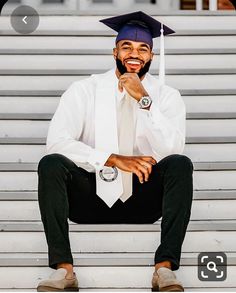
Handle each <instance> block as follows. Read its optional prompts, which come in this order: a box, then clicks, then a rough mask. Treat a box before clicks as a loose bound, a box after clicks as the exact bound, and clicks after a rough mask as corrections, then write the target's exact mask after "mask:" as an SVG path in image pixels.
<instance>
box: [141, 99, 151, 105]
mask: <svg viewBox="0 0 236 293" xmlns="http://www.w3.org/2000/svg"><path fill="white" fill-rule="evenodd" d="M142 104H143V106H148V104H149V99H148V98H144V99H143V100H142Z"/></svg>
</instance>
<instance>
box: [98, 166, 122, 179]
mask: <svg viewBox="0 0 236 293" xmlns="http://www.w3.org/2000/svg"><path fill="white" fill-rule="evenodd" d="M99 176H100V178H101V179H102V180H104V181H106V182H112V181H114V180H116V178H117V176H118V170H117V168H116V167H104V168H103V169H102V170H100V171H99Z"/></svg>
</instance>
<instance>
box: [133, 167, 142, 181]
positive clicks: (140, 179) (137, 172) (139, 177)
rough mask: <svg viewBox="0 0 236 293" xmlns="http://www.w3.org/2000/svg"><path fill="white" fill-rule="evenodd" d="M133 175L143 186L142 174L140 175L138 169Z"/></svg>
mask: <svg viewBox="0 0 236 293" xmlns="http://www.w3.org/2000/svg"><path fill="white" fill-rule="evenodd" d="M134 173H135V174H136V175H137V176H138V179H139V182H140V183H141V184H143V173H142V172H141V171H139V170H138V169H136V170H135V171H134Z"/></svg>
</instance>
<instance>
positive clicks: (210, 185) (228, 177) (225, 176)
mask: <svg viewBox="0 0 236 293" xmlns="http://www.w3.org/2000/svg"><path fill="white" fill-rule="evenodd" d="M0 178H1V180H0V191H35V190H37V185H38V184H37V183H38V176H37V172H32V171H25V172H23V171H22V172H19V171H15V172H11V171H7V172H0ZM12 178H14V181H13V180H12ZM235 178H236V170H228V171H225V170H220V171H219V170H212V171H195V172H194V189H195V190H218V189H221V190H222V189H226V190H228V189H230V190H231V189H236V181H235Z"/></svg>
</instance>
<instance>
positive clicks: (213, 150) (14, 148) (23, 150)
mask: <svg viewBox="0 0 236 293" xmlns="http://www.w3.org/2000/svg"><path fill="white" fill-rule="evenodd" d="M235 153H236V144H202V145H201V144H196V145H194V144H189V145H186V146H185V150H184V154H185V155H187V156H188V157H189V158H190V159H191V160H192V161H193V162H216V161H217V162H220V161H222V162H226V161H234V160H235ZM45 154H46V146H45V145H0V162H1V163H10V162H11V163H17V162H22V163H23V162H24V163H38V162H39V160H40V159H41V158H42V157H43V156H44V155H45Z"/></svg>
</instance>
